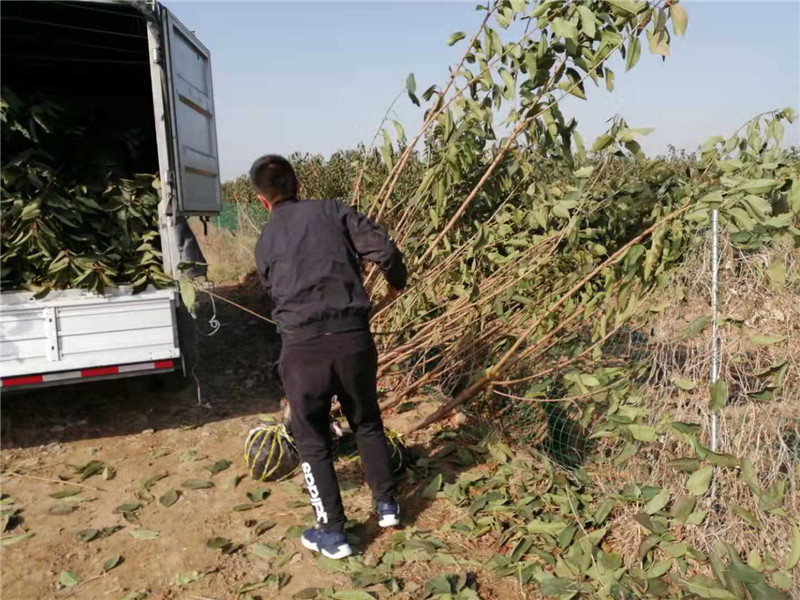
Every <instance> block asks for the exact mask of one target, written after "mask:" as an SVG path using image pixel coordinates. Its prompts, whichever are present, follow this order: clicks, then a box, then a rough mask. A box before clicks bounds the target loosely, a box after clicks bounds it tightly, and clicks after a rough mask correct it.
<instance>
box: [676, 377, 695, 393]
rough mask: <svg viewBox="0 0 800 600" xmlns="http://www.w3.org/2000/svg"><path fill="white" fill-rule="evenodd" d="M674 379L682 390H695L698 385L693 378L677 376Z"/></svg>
mask: <svg viewBox="0 0 800 600" xmlns="http://www.w3.org/2000/svg"><path fill="white" fill-rule="evenodd" d="M672 381H673V382H674V383H675V385H677V386H678V387H679V388H681V389H682V390H686V391H689V390H693V389H694V388H695V387H696V385H697V384H695V382H694V381H692V380H691V379H686V378H685V377H676V378H675V379H673V380H672Z"/></svg>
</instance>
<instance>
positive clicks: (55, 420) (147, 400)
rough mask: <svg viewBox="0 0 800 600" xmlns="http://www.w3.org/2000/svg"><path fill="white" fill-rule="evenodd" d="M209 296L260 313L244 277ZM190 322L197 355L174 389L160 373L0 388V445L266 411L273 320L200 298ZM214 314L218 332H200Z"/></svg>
mask: <svg viewBox="0 0 800 600" xmlns="http://www.w3.org/2000/svg"><path fill="white" fill-rule="evenodd" d="M217 293H218V294H220V295H222V296H224V297H226V298H229V299H231V300H233V301H235V302H237V303H239V304H242V305H244V306H247V307H249V308H251V309H253V310H255V311H256V312H259V313H262V314H264V313H266V312H267V310H268V308H267V307H266V306H265V301H264V298H263V295H262V293H261V291H260V289H259V288H258V286H257V284H254V282H253V281H252V280H246V281H245V282H244V283H242V284H240V285H234V286H228V287H223V288H218V289H217ZM201 296H203V297H202V298H200V300H201V302H200V306H199V309H198V320H197V326H198V328H199V330H200V335H198V352H199V360H198V364H197V367H196V369H195V375H196V377H197V380H198V382H199V392H200V393H199V400H200V402H198V389H197V387H198V386H197V385H196V384H195V383H194V381H190V382H189V383H188V384H187V385H184V386H183V387H182V388H180V387H179V388H178V389H177V391H176V386H175V385H174V383H175V382H174V381H173V380H170V379H168V376H146V377H135V378H131V379H121V380H113V381H100V382H93V383H82V384H76V385H69V386H59V387H51V388H43V389H39V390H30V391H19V392H7V391H6V392H4V393H3V398H2V448H3V449H9V448H25V447H31V446H39V445H46V444H50V443H53V442H68V441H76V440H81V439H94V438H104V437H114V436H121V435H130V434H136V433H140V432H142V431H143V430H147V429H156V430H161V429H168V428H175V427H185V426H200V425H203V424H205V423H209V422H214V421H219V420H221V419H226V418H230V417H235V416H244V415H250V414H256V413H260V412H270V411H274V410H277V409H278V408H279V399H280V396H281V392H280V387H279V385H278V384H277V381H276V377H275V375H274V372H273V368H272V364H273V363H274V362H275V361H276V360H277V357H278V354H279V352H280V343H279V340H278V336H277V334H276V332H275V328H274V326H273V325H270V324H269V323H266V322H265V321H262V320H260V319H258V318H256V317H254V316H251V315H249V314H247V313H245V312H243V311H240V310H239V309H237V308H235V307H233V306H231V305H229V304H227V303H224V302H221V301H219V300H217V301H216V302H215V306H214V305H212V303H211V301H210V298H209V297H208V296H205V295H201ZM214 311H216V318H217V319H218V320H219V322H220V323H221V327H220V329H219V331H217V332H216V333H215V334H214V335H212V336H210V337H208V336H207V335H204V334H208V333H209V332H210V331H211V328H210V326H209V324H208V321H209V319H210V317H211V316H212V315H213V314H214Z"/></svg>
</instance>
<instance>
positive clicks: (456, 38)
mask: <svg viewBox="0 0 800 600" xmlns="http://www.w3.org/2000/svg"><path fill="white" fill-rule="evenodd" d="M465 37H467V34H466V33H464V32H463V31H456V32H455V33H454V34H452V35H451V36H450V37H449V38H447V45H448V46H452V45H453V44H455V43H456V42H459V41H460V40H463V39H464V38H465Z"/></svg>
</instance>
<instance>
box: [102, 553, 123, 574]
mask: <svg viewBox="0 0 800 600" xmlns="http://www.w3.org/2000/svg"><path fill="white" fill-rule="evenodd" d="M121 562H122V557H121V556H120V555H119V554H115V555H114V556H112V557H111V558H109V559H108V560H106V562H104V563H103V571H105V572H108V571H110V570H111V569H113V568H114V567H116V566H117V565H119V563H121Z"/></svg>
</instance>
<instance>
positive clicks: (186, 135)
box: [161, 8, 222, 216]
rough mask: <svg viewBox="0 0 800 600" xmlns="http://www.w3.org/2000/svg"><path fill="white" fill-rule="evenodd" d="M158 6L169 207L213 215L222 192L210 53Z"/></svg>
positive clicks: (188, 213) (184, 213)
mask: <svg viewBox="0 0 800 600" xmlns="http://www.w3.org/2000/svg"><path fill="white" fill-rule="evenodd" d="M162 10H163V13H162V16H161V18H162V36H163V46H164V53H163V56H164V57H165V59H164V63H165V64H164V67H165V69H166V75H167V77H166V79H167V90H166V97H167V101H168V102H169V103H170V110H169V114H170V116H171V122H170V123H169V124H168V129H169V138H170V142H171V146H172V147H171V151H172V154H173V157H174V171H173V173H172V177H173V181H172V190H173V193H174V195H175V199H176V200H177V203H176V211H175V212H176V214H177V215H180V216H203V215H214V214H218V213H219V210H220V207H221V203H222V193H221V190H220V178H219V156H218V153H217V126H216V119H215V114H214V91H213V86H212V83H211V54H210V53H209V51H208V49H207V48H206V47H205V46H203V44H201V43H200V41H199V40H198V39H197V38H196V37H194V35H193V34H192V33H191V32H190V31H189V30H188V29H186V27H184V25H183V24H182V23H181V22H180V21H178V20H177V19H176V18H175V16H174V15H173V14H172V13H171V12H170V11H169V10H167V9H166V8H164V9H162Z"/></svg>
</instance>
